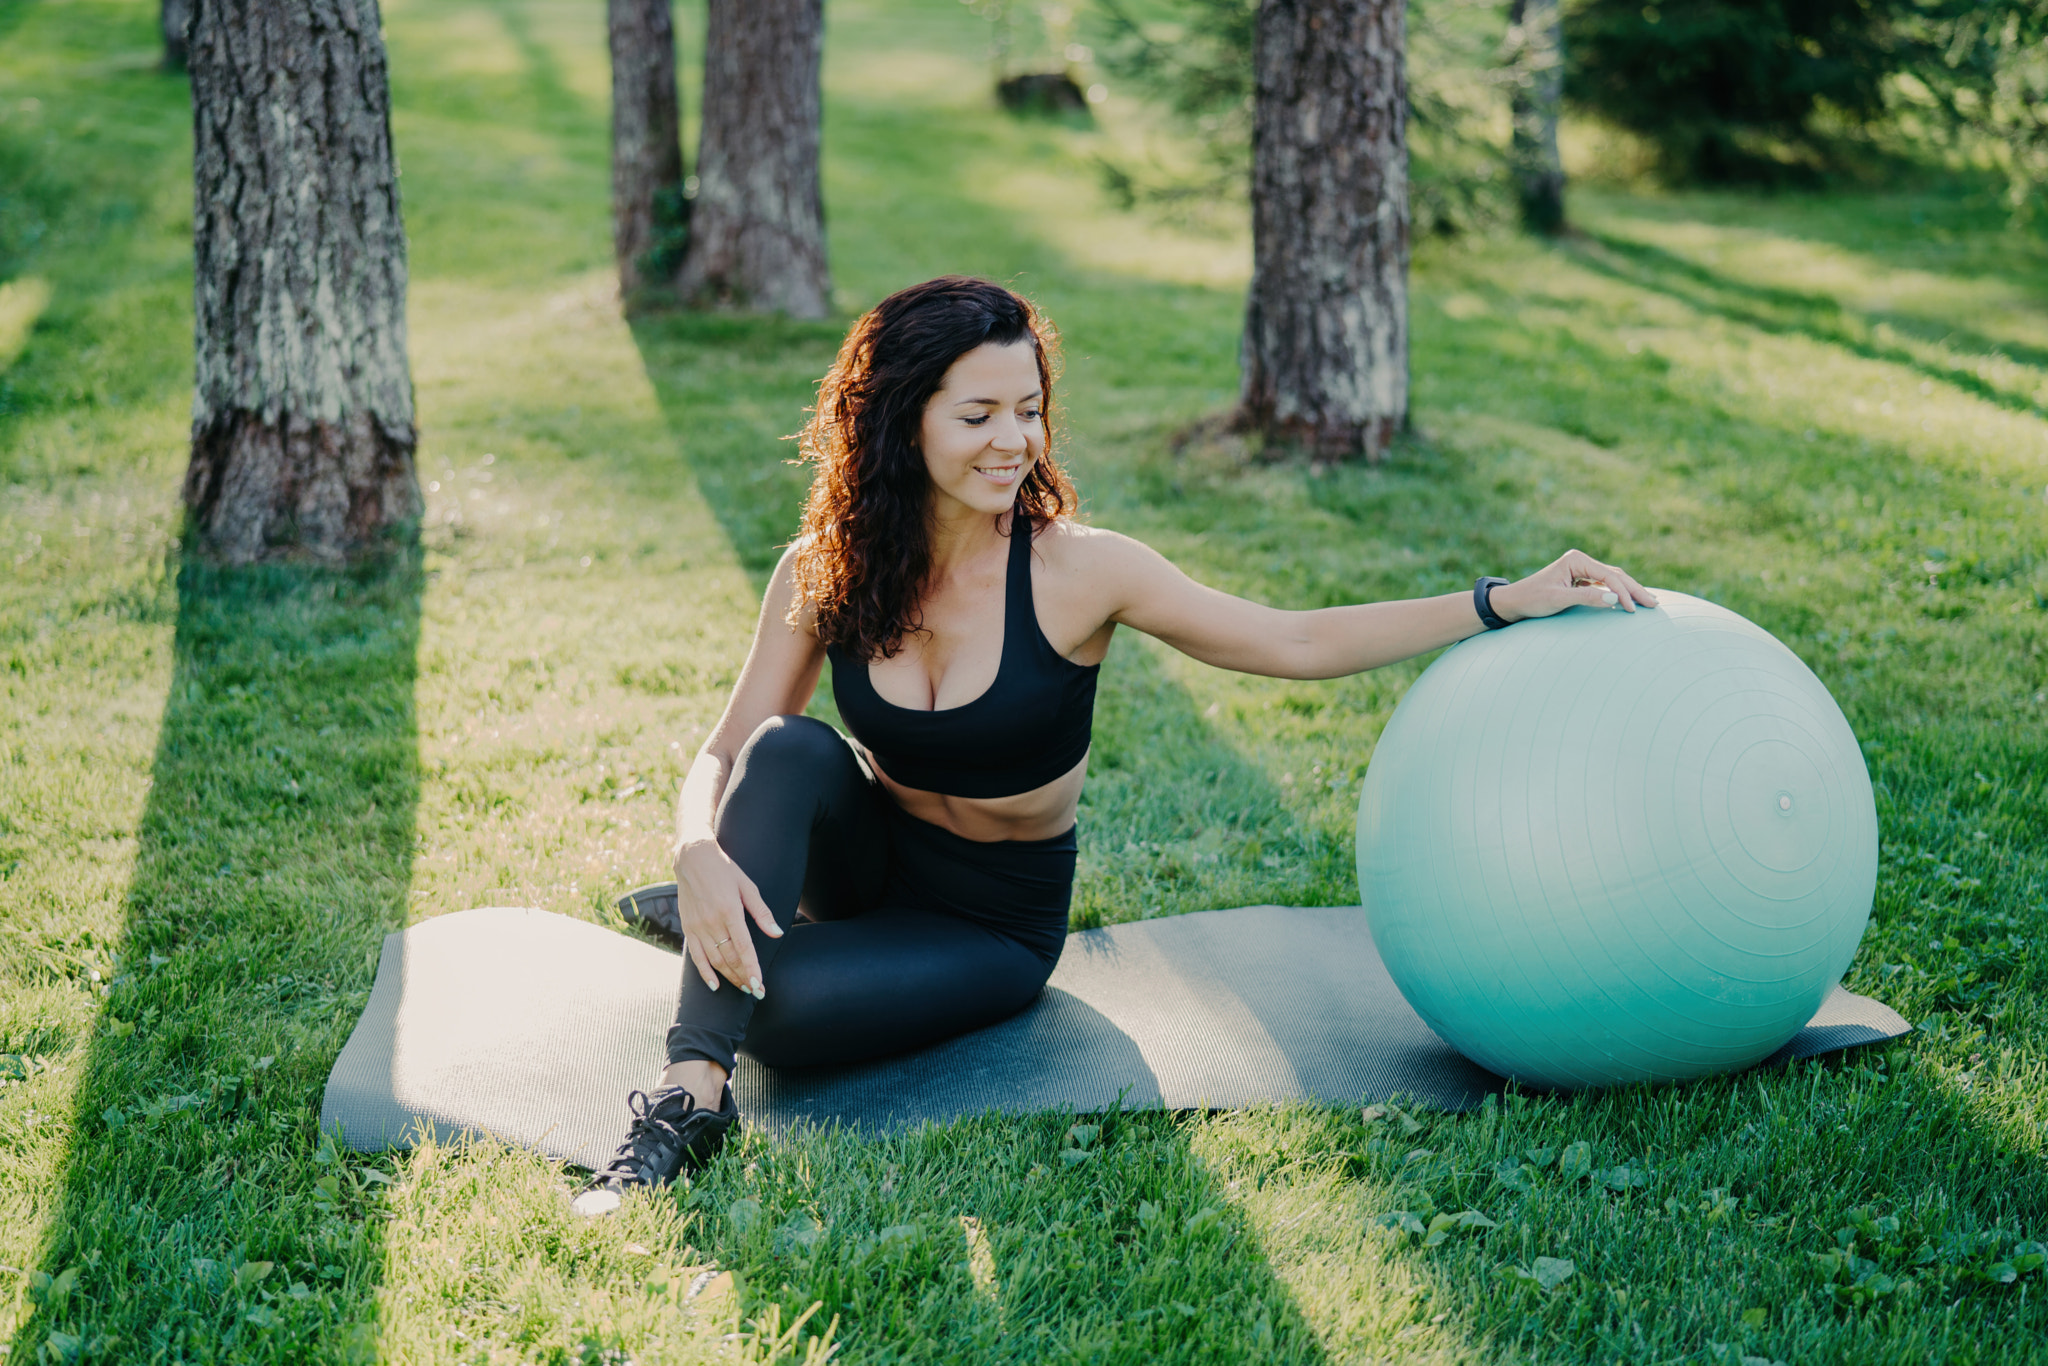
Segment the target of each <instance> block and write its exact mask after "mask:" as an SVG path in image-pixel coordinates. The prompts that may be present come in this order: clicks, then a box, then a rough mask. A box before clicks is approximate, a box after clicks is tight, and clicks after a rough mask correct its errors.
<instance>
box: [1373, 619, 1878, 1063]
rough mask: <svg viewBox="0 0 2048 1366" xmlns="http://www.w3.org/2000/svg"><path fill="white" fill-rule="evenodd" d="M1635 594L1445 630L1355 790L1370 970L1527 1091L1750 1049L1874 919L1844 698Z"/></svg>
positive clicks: (1745, 643) (1800, 668)
mask: <svg viewBox="0 0 2048 1366" xmlns="http://www.w3.org/2000/svg"><path fill="white" fill-rule="evenodd" d="M1656 592H1657V597H1658V600H1659V602H1660V603H1661V604H1662V605H1661V606H1659V607H1657V608H1655V609H1644V610H1640V611H1637V612H1635V613H1633V614H1630V613H1626V612H1619V611H1613V610H1604V609H1599V608H1591V607H1574V608H1571V609H1570V610H1568V611H1566V612H1563V613H1561V614H1559V615H1558V616H1555V617H1549V618H1544V619H1540V620H1532V621H1526V622H1519V623H1517V624H1515V625H1514V626H1511V627H1509V628H1508V629H1506V630H1500V631H1489V632H1485V633H1484V634H1481V635H1478V636H1474V637H1472V638H1470V639H1469V640H1466V641H1464V642H1462V643H1460V644H1458V645H1456V646H1453V647H1452V648H1451V649H1450V650H1448V651H1446V652H1445V653H1444V654H1443V655H1442V657H1440V658H1439V659H1438V660H1437V661H1436V662H1435V663H1434V664H1432V665H1430V667H1429V668H1428V669H1427V670H1426V671H1425V672H1424V673H1423V675H1422V677H1421V678H1419V679H1417V680H1416V682H1415V684H1414V686H1413V687H1411V688H1410V689H1409V690H1408V693H1407V695H1406V696H1405V697H1404V698H1403V699H1402V700H1401V704H1400V706H1399V707H1398V708H1396V709H1395V712H1394V716H1393V718H1392V719H1391V720H1390V721H1389V722H1388V723H1387V728H1386V730H1385V732H1384V733H1383V734H1382V735H1381V737H1380V742H1379V747H1378V749H1377V750H1376V751H1375V752H1374V754H1373V757H1372V763H1371V766H1370V767H1369V768H1368V770H1367V772H1366V777H1365V784H1364V790H1363V792H1362V794H1361V797H1360V800H1359V808H1358V885H1359V892H1360V895H1361V898H1362V900H1363V901H1364V904H1365V910H1366V916H1367V920H1368V923H1369V924H1370V926H1371V929H1372V936H1373V942H1374V944H1375V945H1376V946H1377V947H1378V949H1379V952H1380V957H1381V958H1382V959H1383V960H1384V961H1385V962H1386V965H1387V971H1388V972H1389V973H1390V974H1391V975H1392V977H1393V979H1394V982H1395V984H1396V985H1397V986H1399V987H1400V989H1401V994H1402V995H1403V996H1405V997H1406V998H1407V1000H1408V1003H1409V1004H1410V1005H1411V1006H1413V1007H1414V1008H1415V1010H1416V1013H1418V1014H1419V1015H1421V1016H1422V1018H1423V1019H1424V1020H1425V1021H1426V1022H1427V1023H1428V1024H1429V1026H1430V1028H1432V1029H1434V1030H1435V1031H1436V1032H1437V1033H1438V1034H1440V1035H1441V1036H1443V1038H1444V1039H1445V1041H1446V1042H1448V1043H1450V1044H1451V1045H1452V1046H1453V1047H1454V1048H1456V1049H1457V1050H1458V1051H1459V1052H1461V1053H1463V1054H1464V1055H1465V1056H1466V1057H1468V1058H1470V1059H1472V1060H1473V1061H1474V1062H1477V1063H1479V1064H1480V1065H1481V1066H1483V1067H1486V1068H1489V1069H1491V1070H1492V1071H1495V1072H1498V1073H1500V1074H1502V1075H1503V1076H1511V1077H1515V1078H1517V1079H1519V1080H1520V1081H1522V1082H1523V1083H1525V1084H1527V1085H1530V1086H1533V1087H1540V1088H1544V1089H1553V1090H1571V1089H1576V1088H1579V1087H1586V1086H1610V1085H1617V1084H1622V1083H1627V1082H1635V1081H1651V1080H1678V1079H1681V1078H1686V1077H1696V1076H1704V1075H1707V1074H1709V1073H1714V1072H1726V1071H1732V1070H1735V1069H1739V1068H1743V1067H1747V1066H1749V1065H1751V1064H1753V1063H1756V1062H1760V1061H1762V1060H1763V1059H1764V1058H1766V1057H1769V1056H1770V1055H1771V1054H1772V1053H1774V1052H1776V1051H1777V1050H1778V1049H1779V1048H1780V1047H1782V1046H1783V1045H1784V1044H1785V1043H1786V1041H1787V1040H1789V1039H1790V1038H1791V1037H1792V1036H1793V1035H1794V1034H1796V1033H1798V1032H1799V1030H1800V1029H1801V1028H1802V1027H1803V1026H1804V1025H1805V1024H1806V1022H1807V1021H1808V1020H1810V1019H1811V1018H1812V1017H1813V1014H1814V1012H1815V1010H1816V1009H1818V1008H1819V1006H1820V1003H1821V999H1822V998H1823V997H1824V996H1826V995H1827V993H1828V990H1829V989H1830V988H1831V987H1833V986H1834V985H1835V984H1836V983H1837V982H1838V981H1840V980H1841V976H1842V974H1843V973H1844V972H1845V971H1847V969H1848V967H1849V962H1850V960H1851V959H1852V958H1853V957H1854V956H1855V953H1856V946H1857V943H1858V942H1859V941H1860V940H1861V939H1862V937H1863V929H1864V926H1865V925H1866V924H1867V923H1868V921H1869V918H1870V906H1871V898H1872V896H1873V894H1874V893H1875V890H1876V886H1877V809H1876V805H1875V803H1874V801H1873V800H1872V797H1871V790H1870V775H1869V773H1868V771H1867V770H1866V769H1865V768H1864V765H1863V754H1862V751H1861V750H1860V749H1859V748H1858V746H1857V743H1856V737H1855V735H1854V734H1853V733H1851V731H1850V729H1849V723H1848V721H1847V719H1846V718H1844V717H1843V715H1842V711H1841V708H1840V707H1838V706H1836V705H1835V701H1834V699H1833V698H1832V697H1830V696H1829V695H1828V691H1827V688H1826V687H1825V686H1824V685H1823V684H1822V683H1821V681H1820V680H1819V679H1818V678H1816V677H1814V675H1813V671H1812V670H1810V669H1808V668H1807V667H1806V665H1805V664H1804V663H1802V662H1801V661H1800V659H1799V657H1798V656H1797V655H1794V654H1793V653H1792V652H1791V651H1790V650H1788V649H1787V648H1785V646H1784V645H1782V644H1780V643H1779V642H1778V641H1777V640H1776V639H1774V638H1773V637H1772V636H1771V635H1770V633H1769V632H1767V631H1765V630H1763V628H1761V627H1759V626H1757V625H1755V624H1754V623H1752V622H1750V621H1748V620H1746V619H1744V618H1743V617H1740V616H1738V615H1736V614H1735V613H1733V612H1730V611H1728V610H1727V609H1725V608H1722V607H1717V606H1715V605H1714V604H1712V603H1709V602H1704V601H1702V600H1700V599H1698V598H1693V597H1688V596H1686V595H1685V594H1683V593H1673V592H1667V591H1665V590H1663V589H1658V590H1656Z"/></svg>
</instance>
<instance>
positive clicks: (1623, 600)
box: [1488, 550, 1657, 621]
mask: <svg viewBox="0 0 2048 1366" xmlns="http://www.w3.org/2000/svg"><path fill="white" fill-rule="evenodd" d="M1488 602H1489V603H1490V605H1491V606H1492V607H1493V610H1494V611H1496V612H1498V613H1499V614H1500V615H1501V616H1502V617H1503V618H1504V619H1506V620H1508V621H1520V620H1522V619H1523V618H1524V617H1548V616H1555V615H1556V614H1557V613H1559V612H1562V611H1563V610H1564V609H1565V608H1567V607H1579V606H1585V607H1619V608H1621V609H1623V610H1624V611H1628V612H1633V611H1635V610H1636V605H1637V604H1638V603H1640V604H1641V605H1642V606H1644V607H1655V606H1656V605H1657V595H1656V594H1655V593H1652V592H1651V591H1650V590H1649V589H1647V588H1645V587H1643V586H1642V585H1641V584H1639V583H1637V582H1636V581H1635V580H1634V579H1632V578H1630V577H1629V573H1628V571H1627V570H1626V569H1617V568H1615V567H1614V566H1613V565H1611V564H1602V563H1600V561H1598V560H1596V559H1594V558H1593V557H1592V556H1591V555H1588V554H1587V553H1586V552H1585V551H1583V550H1567V551H1565V552H1564V554H1562V555H1560V556H1558V557H1557V558H1556V559H1555V560H1552V561H1551V562H1550V563H1549V564H1548V565H1546V566H1544V567H1543V568H1542V569H1539V570H1537V571H1536V572H1535V573H1534V574H1531V575H1530V576H1529V577H1528V578H1526V579H1518V580H1516V581H1515V582H1514V583H1510V584H1504V585H1502V586H1501V587H1499V588H1496V589H1494V590H1493V593H1492V596H1491V597H1490V598H1489V599H1488Z"/></svg>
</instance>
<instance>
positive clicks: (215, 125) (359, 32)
mask: <svg viewBox="0 0 2048 1366" xmlns="http://www.w3.org/2000/svg"><path fill="white" fill-rule="evenodd" d="M191 33H192V43H191V49H190V57H191V70H192V111H193V113H192V122H193V143H194V146H193V181H194V189H195V194H194V203H193V214H192V236H193V249H194V256H195V272H194V274H195V280H194V284H195V290H194V293H195V296H196V299H195V302H196V309H195V312H196V314H197V318H196V322H197V327H196V332H197V337H196V350H197V352H198V383H197V386H196V390H195V392H194V395H193V402H192V464H191V467H190V468H189V469H188V470H187V471H186V474H185V506H186V508H187V509H188V513H189V522H190V526H191V528H192V530H193V532H194V534H195V535H196V536H197V537H198V539H199V540H200V541H201V542H202V543H203V544H204V545H205V546H206V547H208V548H210V549H211V550H212V551H213V553H215V554H217V555H219V556H220V557H221V558H223V559H225V560H228V561H230V562H233V563H246V562H248V561H251V560H256V559H262V558H265V557H270V556H277V555H292V554H298V555H309V556H311V557H313V558H316V559H320V560H329V561H332V560H339V559H342V558H345V557H346V556H347V555H349V554H350V553H351V552H353V551H355V550H358V549H361V548H364V547H366V546H368V545H370V544H371V543H373V542H375V541H377V540H379V539H380V538H382V537H384V536H385V535H386V534H387V533H389V532H390V531H392V530H393V529H394V528H400V527H403V526H404V525H405V524H407V523H409V522H412V521H413V520H414V519H416V518H417V517H418V516H419V513H420V492H419V481H418V480H417V479H416V478H415V477H414V474H413V459H412V456H413V446H414V444H415V440H416V438H415V434H414V430H413V407H412V377H411V374H410V373H409V371H408V370H407V367H406V358H405V229H404V225H403V224H402V223H401V222H400V221H399V214H398V179H397V168H396V166H395V165H394V164H393V161H392V154H391V117H390V96H389V90H388V86H387V83H386V79H385V67H384V43H383V38H382V36H381V35H380V32H379V18H378V12H377V5H376V0H198V3H197V5H196V12H195V15H194V18H193V23H192V30H191Z"/></svg>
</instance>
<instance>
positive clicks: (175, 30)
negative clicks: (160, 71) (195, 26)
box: [157, 0, 192, 71]
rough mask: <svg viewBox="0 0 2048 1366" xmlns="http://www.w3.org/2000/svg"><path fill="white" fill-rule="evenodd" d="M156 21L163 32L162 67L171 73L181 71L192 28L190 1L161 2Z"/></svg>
mask: <svg viewBox="0 0 2048 1366" xmlns="http://www.w3.org/2000/svg"><path fill="white" fill-rule="evenodd" d="M157 19H158V23H159V24H160V25H161V26H162V28H163V31H164V65H165V66H166V67H167V68H169V69H170V70H172V71H183V70H184V69H185V43H186V38H187V35H188V33H189V31H190V29H191V26H192V0H163V8H162V9H161V10H159V11H158V13H157Z"/></svg>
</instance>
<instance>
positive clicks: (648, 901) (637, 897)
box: [619, 882, 683, 943]
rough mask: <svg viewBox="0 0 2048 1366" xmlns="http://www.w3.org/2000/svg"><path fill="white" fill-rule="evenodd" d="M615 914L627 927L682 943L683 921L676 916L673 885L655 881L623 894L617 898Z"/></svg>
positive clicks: (674, 887) (674, 888)
mask: <svg viewBox="0 0 2048 1366" xmlns="http://www.w3.org/2000/svg"><path fill="white" fill-rule="evenodd" d="M619 914H620V915H621V916H624V917H625V920H626V923H627V924H628V925H638V926H641V927H643V928H645V929H649V930H652V931H654V933H656V934H658V935H660V936H661V937H662V938H664V939H672V940H674V941H675V942H677V943H681V942H682V939H683V921H682V917H681V916H679V915H678V914H677V913H676V885H675V883H673V882H656V883H652V884H650V885H648V886H646V887H641V888H638V889H637V890H634V891H630V892H628V893H626V894H625V895H624V896H622V897H620V898H619Z"/></svg>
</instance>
